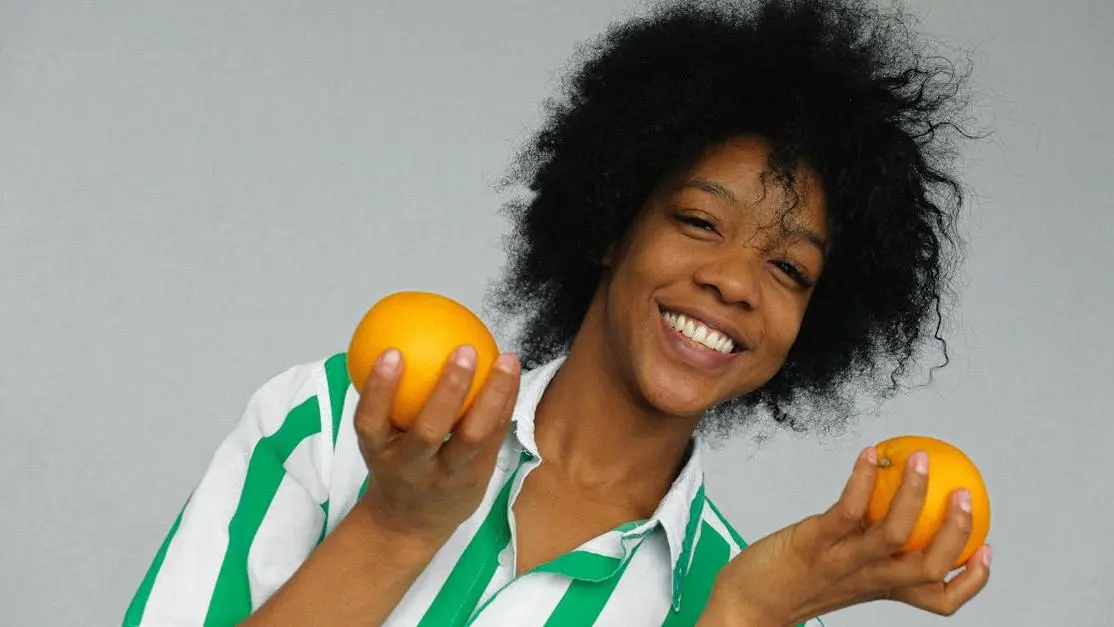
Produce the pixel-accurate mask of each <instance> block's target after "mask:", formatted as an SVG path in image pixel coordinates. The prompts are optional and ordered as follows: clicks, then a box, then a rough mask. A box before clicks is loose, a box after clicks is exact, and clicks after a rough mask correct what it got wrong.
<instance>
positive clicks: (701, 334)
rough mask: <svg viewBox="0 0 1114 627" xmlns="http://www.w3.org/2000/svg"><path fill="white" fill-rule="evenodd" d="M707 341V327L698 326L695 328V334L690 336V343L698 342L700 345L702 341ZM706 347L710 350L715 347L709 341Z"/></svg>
mask: <svg viewBox="0 0 1114 627" xmlns="http://www.w3.org/2000/svg"><path fill="white" fill-rule="evenodd" d="M707 339H708V327H706V326H704V325H700V326H698V327H696V332H695V333H693V334H692V341H694V342H700V343H701V344H704V340H707ZM707 345H708V346H709V347H711V348H715V347H716V345H715V343H714V342H712V341H711V340H708V342H707Z"/></svg>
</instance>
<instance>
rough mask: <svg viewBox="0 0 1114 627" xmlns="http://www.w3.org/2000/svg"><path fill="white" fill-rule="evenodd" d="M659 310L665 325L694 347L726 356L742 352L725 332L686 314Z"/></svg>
mask: <svg viewBox="0 0 1114 627" xmlns="http://www.w3.org/2000/svg"><path fill="white" fill-rule="evenodd" d="M659 310H660V312H661V317H662V319H663V320H664V321H665V323H666V324H668V325H669V326H670V327H673V330H674V331H676V332H677V333H679V334H681V335H682V336H684V337H685V338H687V339H688V340H689V342H690V343H692V344H693V345H695V346H697V347H699V348H702V349H705V350H713V351H717V352H720V353H724V354H726V355H730V354H732V353H737V352H740V350H739V348H738V347H737V345H736V342H735V340H733V339H731V338H730V337H729V336H728V335H727V334H726V333H724V332H723V331H720V330H718V329H715V328H714V327H712V326H710V325H708V324H707V323H705V322H702V321H700V320H697V319H696V318H691V317H689V316H686V315H684V314H679V313H673V312H671V311H669V310H667V309H665V308H659Z"/></svg>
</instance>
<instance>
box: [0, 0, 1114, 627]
mask: <svg viewBox="0 0 1114 627" xmlns="http://www.w3.org/2000/svg"><path fill="white" fill-rule="evenodd" d="M1057 4H1058V8H1051V6H1046V5H1045V3H1025V4H1023V3H1018V2H1012V1H1010V0H985V1H982V2H975V3H969V2H963V1H961V0H935V1H931V2H930V1H929V0H923V1H921V2H919V3H917V4H915V5H913V8H914V10H916V12H917V13H919V14H921V15H923V16H924V18H925V22H924V28H925V29H927V30H928V31H929V32H931V33H933V34H934V35H936V36H939V37H940V38H941V39H942V40H944V41H945V42H951V43H953V44H957V45H960V46H962V47H964V48H967V49H971V50H973V51H974V53H975V61H976V86H977V88H978V90H979V100H978V102H977V103H976V113H977V114H978V116H979V117H980V119H981V121H982V122H983V124H984V125H985V126H987V127H990V128H992V129H994V130H995V131H996V135H995V136H994V137H993V138H992V139H991V140H988V141H984V142H982V143H979V144H976V145H973V146H969V148H968V150H967V151H966V153H965V161H966V166H967V169H966V177H967V179H968V180H969V182H970V184H971V185H972V186H973V187H974V188H975V189H976V190H977V192H978V196H976V197H973V198H972V203H971V211H970V216H971V217H970V220H968V221H967V224H966V226H965V229H966V231H967V233H968V236H969V237H970V238H971V241H972V248H971V252H970V256H969V259H968V264H967V267H966V270H965V273H964V281H965V288H964V291H963V293H962V302H961V306H960V307H959V308H958V310H957V311H956V314H955V316H954V318H953V321H952V324H951V327H952V329H951V339H952V350H953V353H952V354H953V358H954V363H953V364H952V365H951V366H950V367H948V368H946V369H945V370H943V371H942V372H940V373H938V376H937V378H936V380H935V382H934V384H933V385H931V386H930V387H927V388H924V389H919V390H917V391H914V392H912V393H909V394H907V395H904V396H902V397H900V398H898V399H896V400H894V401H892V402H890V403H887V404H886V405H884V406H883V407H882V409H881V411H880V412H879V413H878V414H877V415H868V416H866V417H864V418H863V419H862V420H861V421H859V422H858V423H857V424H856V426H855V427H854V428H853V429H852V430H851V431H849V432H848V433H846V434H844V435H842V436H840V437H831V438H819V437H811V436H810V437H791V436H787V435H784V434H774V435H773V436H772V437H771V438H770V439H769V440H768V441H766V443H765V444H764V445H761V446H759V445H756V444H755V442H754V440H753V438H750V437H747V436H743V437H739V438H736V439H735V440H733V441H731V442H730V443H728V444H727V445H726V446H725V447H724V448H723V449H721V450H719V451H718V453H717V455H716V457H715V459H714V461H713V463H712V467H711V470H710V479H709V480H710V482H711V484H712V489H713V491H714V493H716V494H718V495H719V502H720V503H721V504H722V506H723V509H724V510H726V513H727V514H728V515H729V516H730V517H731V518H732V519H733V520H734V521H735V523H736V525H737V527H738V528H739V529H740V531H741V532H742V534H743V535H744V536H745V537H748V538H752V539H754V538H758V537H760V536H761V535H764V534H765V533H767V532H769V531H772V530H774V529H776V528H779V527H781V526H784V525H786V524H789V523H791V522H793V521H795V520H797V519H798V518H800V517H802V516H804V515H807V514H809V513H811V512H814V511H817V510H820V509H823V508H824V507H826V506H827V505H828V503H829V502H830V501H831V500H832V499H834V498H835V497H836V496H837V494H838V491H839V488H840V486H841V484H842V482H843V480H844V477H845V476H846V474H847V469H848V468H849V465H850V462H851V460H852V459H853V457H854V455H855V453H856V452H857V451H858V449H859V447H861V446H863V445H865V444H867V443H870V442H874V441H876V440H878V439H881V438H883V437H887V436H890V435H895V434H900V433H906V432H925V433H931V434H934V435H937V436H940V437H944V438H946V439H949V440H951V441H953V442H956V443H957V444H960V445H961V446H962V447H963V448H965V449H966V450H967V451H968V452H970V453H971V455H972V456H973V457H974V459H975V460H976V461H977V462H978V463H979V464H980V466H981V467H982V469H983V471H984V473H985V476H986V480H987V481H988V483H989V486H990V490H991V495H992V500H993V506H994V525H993V529H992V532H991V542H992V543H993V545H994V547H995V549H996V552H995V557H996V561H995V564H994V575H993V577H992V580H991V584H990V586H989V588H988V589H987V590H986V591H985V592H984V594H983V595H982V596H980V597H979V598H978V599H976V600H975V601H974V602H973V603H971V604H970V605H969V606H968V607H967V608H965V609H964V610H963V611H962V612H961V613H960V614H959V615H958V616H956V617H955V618H953V619H951V620H947V621H945V620H943V619H939V618H935V617H932V616H929V615H927V614H923V613H920V612H917V611H914V610H911V609H908V608H906V607H904V606H898V605H886V604H881V603H875V604H871V605H868V606H863V607H859V608H855V609H852V610H847V611H843V612H839V613H837V614H834V615H832V616H831V617H829V619H828V624H829V625H832V626H839V625H891V624H900V625H911V626H917V625H937V624H948V625H955V626H957V627H958V626H960V625H1056V626H1059V625H1100V624H1103V623H1104V622H1105V621H1106V620H1107V618H1106V617H1107V616H1108V615H1109V613H1110V611H1111V610H1112V609H1114V601H1112V600H1111V592H1112V590H1114V586H1112V585H1111V583H1110V579H1109V572H1108V571H1109V570H1110V568H1111V567H1112V566H1114V558H1112V557H1111V554H1112V552H1114V540H1112V539H1111V532H1112V531H1114V516H1112V512H1114V510H1112V506H1111V504H1110V497H1111V496H1112V491H1111V488H1110V478H1111V476H1114V473H1112V472H1111V470H1110V469H1111V462H1110V461H1109V455H1110V453H1109V446H1110V444H1111V443H1114V437H1112V435H1114V427H1112V426H1111V424H1112V423H1111V421H1110V419H1109V409H1108V406H1107V402H1108V398H1109V390H1110V387H1109V383H1108V382H1109V381H1110V379H1111V375H1112V374H1114V368H1112V366H1111V360H1110V357H1109V355H1110V352H1111V349H1112V348H1114V346H1112V343H1114V342H1112V341H1114V331H1111V329H1110V326H1109V324H1108V322H1107V321H1108V320H1109V319H1110V318H1111V316H1112V315H1114V300H1112V298H1111V296H1110V288H1109V284H1108V280H1109V278H1110V274H1111V271H1112V270H1114V263H1112V262H1114V258H1112V257H1114V253H1112V252H1111V248H1110V239H1111V237H1112V236H1114V232H1112V228H1111V218H1110V210H1111V206H1110V205H1111V200H1112V194H1111V191H1110V189H1111V187H1110V184H1111V180H1112V179H1114V166H1112V165H1111V164H1112V160H1111V159H1110V157H1109V156H1108V151H1109V147H1110V145H1111V144H1112V143H1114V124H1112V122H1111V121H1110V118H1109V114H1108V111H1109V110H1110V107H1111V101H1112V100H1114V46H1112V44H1111V43H1110V40H1109V39H1108V38H1107V33H1106V32H1104V29H1106V28H1107V27H1108V25H1109V24H1111V23H1112V22H1114V8H1112V7H1111V5H1109V4H1107V3H1103V2H1101V1H1100V0H1093V1H1075V2H1066V3H1057ZM634 8H635V7H634V5H632V4H630V3H629V2H628V0H609V1H601V0H591V1H589V0H583V1H581V2H577V3H561V2H552V1H537V0H531V1H530V2H516V3H509V2H494V1H487V2H482V3H479V2H469V3H460V2H451V1H450V0H436V1H432V0H426V1H414V0H410V1H408V2H405V3H403V2H393V3H388V2H351V1H349V2H340V1H336V2H328V3H325V2H316V3H309V2H262V1H260V0H242V1H240V2H212V1H210V2H197V3H177V2H176V3H170V2H141V1H139V0H133V1H125V0H105V1H102V2H98V3H88V2H76V1H73V2H70V1H54V2H20V3H16V2H7V3H0V281H2V283H0V288H2V292H0V293H2V296H0V298H2V299H3V300H2V307H0V350H2V355H3V360H2V361H0V369H2V370H0V385H2V386H3V387H2V388H0V415H2V417H3V435H0V442H2V445H3V448H2V454H0V477H3V484H2V487H0V607H2V608H3V612H2V614H0V624H4V625H75V626H76V625H110V624H118V623H119V621H120V618H121V617H122V615H123V612H124V608H125V606H126V605H127V603H128V601H129V599H130V596H131V594H132V592H133V590H134V589H135V587H136V586H137V585H138V583H139V580H140V578H141V577H142V575H143V572H144V569H146V567H147V565H148V563H149V561H150V559H151V557H152V556H153V555H154V553H155V551H156V549H157V547H158V544H159V542H160V540H161V539H162V537H163V534H164V533H165V532H166V530H167V527H168V526H169V524H170V522H171V520H172V518H173V517H174V515H175V514H176V512H177V510H178V507H179V506H180V504H181V502H182V500H183V499H184V497H185V496H186V494H187V493H188V491H189V490H190V488H191V487H192V486H193V484H194V482H195V481H196V480H197V479H198V477H199V476H200V473H201V472H202V470H203V469H204V467H205V466H206V464H207V462H208V460H209V456H210V455H211V454H212V453H213V451H214V450H215V447H216V446H217V444H218V442H219V441H220V440H221V439H222V438H223V437H224V435H225V434H226V433H227V432H228V431H229V430H230V429H231V428H232V425H233V423H234V422H235V421H236V420H237V418H238V417H239V414H240V411H241V409H242V408H243V406H244V403H245V402H246V401H247V398H248V396H249V395H250V393H251V392H252V391H254V390H255V389H256V387H258V386H259V385H260V384H261V383H262V382H263V381H265V380H266V379H267V378H268V377H270V376H271V375H273V374H275V373H277V372H279V371H281V370H283V369H285V368H286V367H288V366H289V365H292V364H295V363H300V362H303V361H308V360H312V359H316V358H319V357H323V356H325V355H328V354H331V353H332V352H333V351H337V350H343V349H344V348H345V345H346V341H347V338H348V334H349V333H350V331H351V330H352V328H353V325H354V324H355V322H356V321H357V320H358V319H359V317H360V315H361V314H362V313H363V311H364V310H365V308H366V307H367V306H369V305H370V304H371V302H373V301H374V300H375V299H376V298H378V297H379V296H381V295H383V294H385V293H387V292H389V291H393V290H396V289H403V288H422V289H430V290H435V291H442V292H446V293H449V294H452V295H455V296H457V297H459V298H460V299H461V300H463V301H464V302H466V303H467V304H469V305H472V306H474V307H479V306H480V304H481V297H482V293H483V290H484V288H485V285H486V283H487V281H488V280H489V279H491V278H492V277H494V276H495V275H496V273H497V272H498V270H499V267H500V263H501V258H502V255H501V250H500V244H499V238H500V236H501V234H502V232H503V229H504V223H503V222H502V220H501V218H500V217H499V215H498V214H497V209H498V207H499V205H500V203H501V202H502V201H504V200H505V199H506V198H505V197H504V196H501V195H499V194H497V193H496V191H495V189H494V186H495V184H496V183H497V182H498V180H499V178H500V177H501V175H502V174H503V173H504V171H505V169H506V167H507V166H508V164H509V163H510V158H511V155H512V153H513V150H514V148H515V147H516V146H518V145H519V143H520V142H521V141H522V140H523V139H524V138H525V137H526V135H527V133H528V132H529V130H530V129H532V128H533V127H534V125H535V124H536V123H537V121H538V120H539V118H540V107H539V104H540V102H541V101H542V99H543V98H544V97H546V96H548V95H549V94H551V93H552V92H553V89H554V88H555V83H554V81H555V79H556V77H557V76H558V75H559V73H560V71H561V70H562V69H563V68H564V66H565V63H566V59H567V58H568V57H569V55H570V54H571V53H572V52H573V51H574V48H575V44H576V42H578V41H580V40H582V39H584V38H585V37H588V36H591V35H592V34H594V33H596V32H598V31H599V30H600V29H602V28H603V27H604V26H605V25H606V24H608V23H609V22H610V21H611V20H612V19H615V18H618V17H621V16H623V15H626V14H628V13H629V12H630V11H631V10H632V9H634Z"/></svg>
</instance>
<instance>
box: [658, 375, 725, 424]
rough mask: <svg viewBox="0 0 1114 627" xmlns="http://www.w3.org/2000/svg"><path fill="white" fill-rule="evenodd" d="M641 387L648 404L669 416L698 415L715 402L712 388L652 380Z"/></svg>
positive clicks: (701, 414) (702, 413)
mask: <svg viewBox="0 0 1114 627" xmlns="http://www.w3.org/2000/svg"><path fill="white" fill-rule="evenodd" d="M649 383H650V384H649V385H646V386H644V387H643V395H644V396H645V398H646V400H647V401H648V402H649V404H650V405H651V406H652V407H654V408H655V409H657V410H658V411H660V412H662V413H663V414H667V415H671V416H683V417H699V416H703V415H704V412H705V411H707V410H708V408H709V407H711V406H712V405H714V404H715V403H716V402H717V399H716V398H714V393H713V391H712V390H708V389H704V388H703V387H702V386H694V385H685V384H683V383H678V382H673V381H667V380H666V381H660V380H659V381H652V382H649Z"/></svg>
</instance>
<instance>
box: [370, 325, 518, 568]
mask: <svg viewBox="0 0 1114 627" xmlns="http://www.w3.org/2000/svg"><path fill="white" fill-rule="evenodd" d="M402 362H403V360H402V356H401V354H400V353H399V352H398V351H397V350H394V349H391V350H388V351H385V352H384V353H383V354H382V355H380V356H379V358H378V360H377V361H376V363H375V366H374V367H373V368H372V371H371V374H370V375H369V376H368V379H367V381H366V382H365V384H364V387H363V390H362V391H361V393H360V400H359V402H358V404H357V405H356V413H355V419H354V420H355V428H356V435H357V437H358V438H359V443H360V451H361V452H362V453H363V457H364V461H365V462H366V463H367V467H368V471H369V473H370V478H369V479H368V486H367V491H366V492H365V493H364V496H363V498H362V499H361V501H360V502H359V503H357V505H356V507H359V508H363V509H364V511H365V512H367V513H368V514H370V517H371V520H372V521H374V523H375V525H376V526H377V527H379V528H381V529H382V530H383V531H384V532H387V533H390V534H391V535H395V536H396V537H399V538H408V539H413V540H418V541H421V542H423V543H427V544H431V545H433V546H437V547H439V546H440V545H442V544H444V542H445V541H447V540H448V538H449V536H451V535H452V533H453V531H454V530H456V528H457V527H458V526H459V525H460V524H461V523H462V522H464V521H465V520H466V519H467V518H468V517H469V516H471V515H472V514H473V513H474V512H475V511H476V509H477V508H478V507H479V505H480V502H481V501H482V499H483V496H484V493H485V491H486V490H487V485H488V482H489V481H490V480H491V475H492V472H493V471H494V468H495V460H496V457H497V455H498V452H499V447H500V445H501V444H502V442H503V439H504V438H505V437H506V434H507V426H508V424H509V423H510V419H511V414H512V413H513V411H514V406H515V402H516V399H517V398H518V387H519V377H520V374H521V373H520V366H519V363H518V360H517V359H516V358H515V356H514V355H512V354H504V355H501V356H500V357H499V358H498V359H497V360H496V362H495V365H494V367H493V368H492V369H491V371H490V374H489V375H488V378H487V381H486V382H485V383H484V386H483V388H482V389H481V390H480V392H479V394H478V395H477V396H476V399H475V401H474V402H473V404H472V407H471V408H470V409H469V411H468V412H467V413H466V414H465V415H464V416H463V417H462V418H461V419H460V420H459V421H458V420H457V416H458V415H459V414H460V408H461V406H462V405H463V403H464V400H465V398H466V397H467V395H468V390H469V388H470V387H471V384H472V379H473V376H474V374H475V371H476V351H475V349H473V348H472V347H470V346H461V347H459V348H457V349H456V350H455V351H454V352H453V354H452V355H451V356H450V357H449V359H448V361H447V362H446V364H445V367H444V370H443V371H442V373H441V377H440V379H439V380H438V382H437V384H436V386H435V387H434V390H433V392H432V393H431V395H430V397H429V398H428V399H427V400H426V402H425V405H424V406H423V408H422V410H421V412H420V413H419V415H418V417H417V418H416V419H415V421H414V423H413V425H411V427H410V429H409V430H407V431H401V430H399V429H397V428H396V427H394V425H392V423H391V421H390V409H391V403H392V401H393V399H394V393H395V389H396V387H397V386H398V382H399V379H400V377H401V375H402V371H403V369H404V368H405V364H404V363H402ZM449 434H451V435H452V437H451V438H449V439H448V440H446V437H447V436H449Z"/></svg>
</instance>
